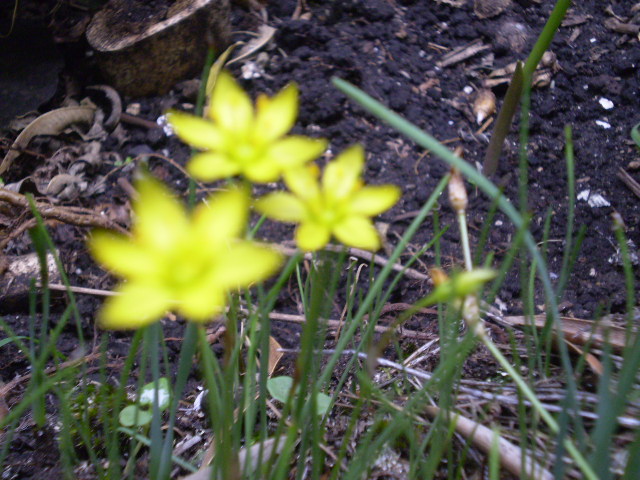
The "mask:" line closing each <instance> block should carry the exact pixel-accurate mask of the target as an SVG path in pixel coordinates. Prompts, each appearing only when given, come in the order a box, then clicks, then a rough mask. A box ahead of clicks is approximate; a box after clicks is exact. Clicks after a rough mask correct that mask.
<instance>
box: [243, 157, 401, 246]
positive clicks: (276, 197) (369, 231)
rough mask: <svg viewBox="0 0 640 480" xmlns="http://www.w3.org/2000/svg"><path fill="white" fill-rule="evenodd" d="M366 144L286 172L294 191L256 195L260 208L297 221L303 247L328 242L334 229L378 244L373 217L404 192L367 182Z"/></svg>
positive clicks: (357, 241)
mask: <svg viewBox="0 0 640 480" xmlns="http://www.w3.org/2000/svg"><path fill="white" fill-rule="evenodd" d="M363 167H364V149H363V148H362V146H360V145H354V146H352V147H350V148H349V149H347V150H345V151H344V152H343V153H342V154H341V155H339V156H338V157H337V158H336V159H335V160H333V161H332V162H330V163H329V164H328V165H327V167H326V168H325V171H324V174H323V176H322V180H321V182H318V174H317V170H315V171H314V170H313V169H311V168H298V169H295V170H288V171H286V172H285V173H284V181H285V183H286V185H287V187H288V188H289V190H290V191H291V192H292V193H287V192H274V193H270V194H267V195H265V196H264V197H262V198H260V199H258V200H257V201H256V204H255V206H256V209H257V210H258V211H260V212H261V213H263V214H265V215H266V216H268V217H271V218H274V219H276V220H280V221H283V222H292V223H299V224H300V225H299V226H298V228H297V230H296V243H297V244H298V246H299V247H300V248H301V249H302V250H306V251H314V250H319V249H321V248H322V247H324V246H325V245H326V244H327V242H329V240H330V238H331V236H332V235H334V236H335V237H336V238H337V239H338V240H340V241H341V242H342V243H344V244H345V245H350V246H353V247H358V248H364V249H367V250H377V249H379V248H380V237H379V235H378V232H377V231H376V229H375V227H374V226H373V223H372V222H371V220H370V218H369V217H372V216H375V215H378V214H379V213H382V212H384V211H385V210H387V209H389V208H391V206H393V205H394V204H395V203H396V202H397V201H398V199H399V198H400V189H399V188H398V187H396V186H395V185H379V186H363V185H362V180H361V179H360V174H361V173H362V169H363Z"/></svg>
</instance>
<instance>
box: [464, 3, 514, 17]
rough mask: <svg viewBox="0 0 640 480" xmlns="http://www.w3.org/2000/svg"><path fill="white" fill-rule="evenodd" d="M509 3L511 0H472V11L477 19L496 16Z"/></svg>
mask: <svg viewBox="0 0 640 480" xmlns="http://www.w3.org/2000/svg"><path fill="white" fill-rule="evenodd" d="M510 5H511V0H474V2H473V12H474V13H475V14H476V16H477V17H478V18H479V19H481V20H482V19H485V18H491V17H497V16H498V15H500V14H501V13H502V12H504V11H505V10H506V9H507V7H509V6H510Z"/></svg>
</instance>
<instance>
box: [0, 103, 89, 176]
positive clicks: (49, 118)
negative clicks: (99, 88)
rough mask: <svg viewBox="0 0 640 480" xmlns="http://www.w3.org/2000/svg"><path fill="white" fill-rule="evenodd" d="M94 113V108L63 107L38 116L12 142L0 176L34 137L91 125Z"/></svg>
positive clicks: (0, 170)
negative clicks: (85, 124)
mask: <svg viewBox="0 0 640 480" xmlns="http://www.w3.org/2000/svg"><path fill="white" fill-rule="evenodd" d="M95 113H96V109H95V108H94V107H86V106H83V107H64V108H58V109H56V110H52V111H50V112H47V113H45V114H42V115H40V116H39V117H38V118H36V119H35V120H34V121H33V122H31V123H30V124H29V125H28V126H27V127H26V128H25V129H24V130H23V131H22V132H21V133H20V135H18V137H17V138H16V139H15V141H14V142H13V145H11V148H10V149H9V152H7V154H6V155H5V156H4V159H3V160H2V163H0V175H2V174H3V173H4V172H6V171H7V169H8V168H9V167H10V166H11V164H12V163H13V161H14V160H15V159H16V158H17V157H18V156H19V155H20V152H21V151H22V150H23V149H25V148H26V147H27V145H29V142H30V141H31V139H32V138H33V137H35V136H36V135H58V134H60V133H62V131H64V129H65V128H67V127H68V126H69V125H72V124H74V123H88V124H91V123H92V121H93V117H94V115H95Z"/></svg>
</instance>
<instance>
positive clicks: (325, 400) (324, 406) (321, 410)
mask: <svg viewBox="0 0 640 480" xmlns="http://www.w3.org/2000/svg"><path fill="white" fill-rule="evenodd" d="M316 406H317V408H318V410H317V411H318V415H324V414H325V413H327V412H328V411H329V407H330V406H331V397H330V396H329V395H326V394H324V393H322V392H320V393H318V395H317V396H316Z"/></svg>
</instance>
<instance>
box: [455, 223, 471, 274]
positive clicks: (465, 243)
mask: <svg viewBox="0 0 640 480" xmlns="http://www.w3.org/2000/svg"><path fill="white" fill-rule="evenodd" d="M458 225H459V227H460V240H461V241H462V253H463V254H464V268H465V269H466V270H467V271H468V272H470V271H471V270H473V262H472V260H471V247H470V245H469V233H468V230H467V217H466V215H465V212H464V210H462V211H460V212H458Z"/></svg>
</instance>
